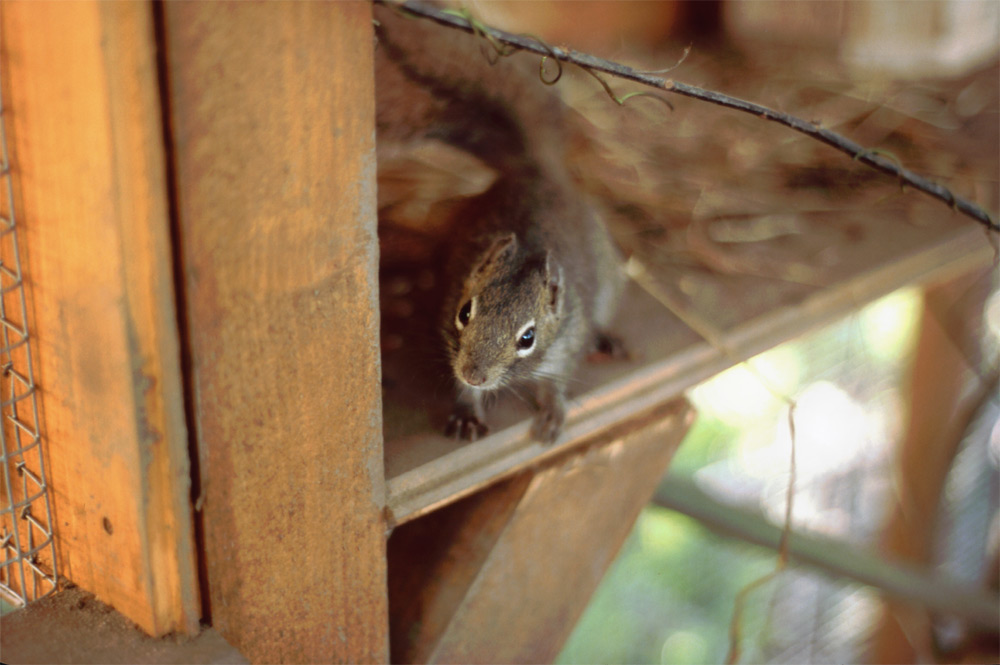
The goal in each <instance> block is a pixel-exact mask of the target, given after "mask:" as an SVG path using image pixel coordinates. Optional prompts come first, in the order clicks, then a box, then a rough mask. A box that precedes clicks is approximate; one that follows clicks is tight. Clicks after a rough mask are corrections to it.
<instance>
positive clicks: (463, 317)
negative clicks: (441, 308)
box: [458, 300, 472, 329]
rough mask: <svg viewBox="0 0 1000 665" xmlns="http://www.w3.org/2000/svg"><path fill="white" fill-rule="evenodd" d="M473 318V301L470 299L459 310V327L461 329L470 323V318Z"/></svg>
mask: <svg viewBox="0 0 1000 665" xmlns="http://www.w3.org/2000/svg"><path fill="white" fill-rule="evenodd" d="M471 319H472V301H471V300H470V301H468V302H467V303H465V304H464V305H462V309H460V310H458V327H459V329H461V328H463V327H464V326H466V325H468V323H469V320H471Z"/></svg>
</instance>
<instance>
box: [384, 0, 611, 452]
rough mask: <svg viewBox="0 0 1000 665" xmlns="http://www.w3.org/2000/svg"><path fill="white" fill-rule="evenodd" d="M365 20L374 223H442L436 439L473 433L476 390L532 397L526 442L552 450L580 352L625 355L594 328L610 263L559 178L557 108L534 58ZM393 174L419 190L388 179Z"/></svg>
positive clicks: (481, 420) (477, 421)
mask: <svg viewBox="0 0 1000 665" xmlns="http://www.w3.org/2000/svg"><path fill="white" fill-rule="evenodd" d="M375 18H376V26H377V29H376V36H377V45H376V51H375V65H376V129H377V136H378V142H377V145H378V148H377V151H378V160H379V208H380V226H381V225H382V223H383V222H382V216H383V213H384V214H385V215H387V216H393V215H395V217H396V221H397V222H398V221H399V220H401V219H402V220H406V221H404V222H402V223H403V224H409V225H411V226H419V225H424V226H425V227H431V226H433V225H434V224H443V222H441V220H440V219H437V220H436V221H435V219H433V218H435V217H438V218H441V217H448V218H449V219H451V220H453V223H451V225H450V226H449V227H448V228H447V229H445V228H444V227H440V228H439V229H438V231H439V233H443V234H444V235H445V236H446V238H447V241H448V243H449V249H448V260H447V265H446V270H445V275H446V277H445V279H446V281H445V291H444V294H443V298H442V313H441V321H440V326H441V340H442V342H443V345H444V350H445V352H446V355H447V359H448V363H449V365H450V367H451V370H452V372H453V373H454V378H455V381H456V385H457V388H458V391H457V392H458V397H457V400H456V402H455V406H454V409H453V411H452V414H451V416H450V418H449V420H448V424H447V426H446V428H445V434H446V435H448V436H452V437H458V438H461V439H467V440H471V441H475V440H477V439H479V438H481V437H483V436H485V435H486V434H487V433H488V431H489V428H488V426H487V424H486V408H485V400H486V398H487V396H488V395H490V394H491V393H494V392H496V391H500V390H502V389H513V390H515V391H518V392H522V391H525V390H530V391H533V393H534V399H535V402H536V405H537V413H536V415H535V418H534V422H533V425H532V428H531V432H532V435H533V436H534V437H535V438H536V439H537V440H539V441H541V442H544V443H552V442H554V441H555V440H556V439H557V438H558V437H559V435H560V433H561V431H562V428H563V423H564V420H565V414H566V393H567V384H568V383H569V381H570V379H571V378H572V375H573V373H574V372H575V370H576V368H577V366H578V365H579V363H580V361H581V359H582V358H583V357H584V356H585V355H586V354H587V353H588V352H589V351H592V350H598V351H601V352H603V353H606V354H611V355H619V354H623V353H624V352H623V350H622V346H621V344H620V342H619V341H618V340H617V338H615V337H613V336H611V335H609V334H608V333H607V327H608V326H609V324H610V323H611V319H612V317H613V316H614V314H615V309H616V306H617V304H618V301H619V298H620V296H621V293H622V290H623V288H624V281H625V278H624V271H623V270H622V265H621V257H620V255H619V253H618V249H617V247H616V246H615V244H614V242H613V241H612V239H611V237H610V234H609V233H608V231H607V230H606V229H605V227H604V225H603V224H602V222H601V220H599V219H598V218H597V216H596V215H595V213H594V211H593V209H592V207H591V206H589V205H588V202H587V200H586V198H585V197H584V195H583V194H582V192H580V191H579V189H578V188H577V187H576V186H575V185H574V183H573V182H572V180H571V178H570V174H569V172H568V169H567V165H566V162H565V158H564V154H565V142H566V136H565V133H566V129H565V118H564V113H565V108H564V106H563V102H562V101H561V99H560V98H559V97H558V96H557V95H556V94H555V93H554V91H553V90H552V89H551V88H549V87H548V86H545V85H543V84H542V83H541V82H540V81H539V80H538V70H537V61H534V62H531V61H530V59H529V58H527V57H518V56H516V55H515V56H513V57H502V58H499V59H498V60H497V61H496V62H494V63H492V64H491V63H490V62H487V58H486V57H485V54H484V52H483V49H484V47H486V48H488V44H485V43H484V40H482V38H479V37H475V36H472V35H465V34H456V33H451V32H449V33H445V32H443V31H441V30H440V28H434V27H433V26H429V25H425V24H421V23H420V22H419V21H415V20H412V19H407V18H404V17H401V16H399V15H398V14H397V13H396V12H395V11H393V10H392V9H387V8H383V7H376V8H375ZM402 170H405V172H406V173H407V174H409V175H410V177H412V178H414V179H416V180H417V181H418V184H417V185H416V186H414V185H413V184H412V183H410V184H408V185H405V186H403V185H400V184H399V183H400V180H401V179H400V178H399V177H393V175H392V174H393V173H396V175H397V176H398V175H399V172H400V171H402ZM415 187H416V189H418V190H419V189H421V188H422V189H423V190H424V191H425V192H431V193H429V194H424V195H421V194H420V192H419V191H416V192H415V191H414V188H415ZM397 190H398V191H397ZM422 196H423V199H422V198H421V197H422ZM440 201H446V202H447V204H448V205H446V206H445V207H444V208H442V207H441V206H439V205H437V203H438V202H440ZM449 206H450V207H449ZM442 211H447V214H445V213H444V212H442ZM380 233H381V231H380Z"/></svg>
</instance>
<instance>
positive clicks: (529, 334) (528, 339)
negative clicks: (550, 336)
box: [517, 328, 535, 349]
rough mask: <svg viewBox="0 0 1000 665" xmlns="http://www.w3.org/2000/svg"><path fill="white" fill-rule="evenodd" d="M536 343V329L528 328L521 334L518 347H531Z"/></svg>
mask: <svg viewBox="0 0 1000 665" xmlns="http://www.w3.org/2000/svg"><path fill="white" fill-rule="evenodd" d="M534 343H535V329H534V328H528V329H527V330H525V331H524V332H523V333H522V334H521V337H520V338H518V340H517V348H519V349H530V348H531V347H532V345H533V344H534Z"/></svg>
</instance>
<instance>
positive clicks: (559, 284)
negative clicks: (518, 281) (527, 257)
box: [545, 252, 563, 315]
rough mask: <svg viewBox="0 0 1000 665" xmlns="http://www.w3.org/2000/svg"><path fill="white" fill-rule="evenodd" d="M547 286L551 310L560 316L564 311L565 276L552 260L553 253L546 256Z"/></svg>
mask: <svg viewBox="0 0 1000 665" xmlns="http://www.w3.org/2000/svg"><path fill="white" fill-rule="evenodd" d="M545 284H546V285H547V287H548V294H549V300H548V305H549V308H550V309H551V310H552V312H553V314H556V315H558V314H559V313H560V312H561V311H562V302H563V297H562V295H563V274H562V268H561V267H560V266H559V264H558V263H556V260H555V259H553V258H552V252H547V253H546V254H545Z"/></svg>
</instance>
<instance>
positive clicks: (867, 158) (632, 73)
mask: <svg viewBox="0 0 1000 665" xmlns="http://www.w3.org/2000/svg"><path fill="white" fill-rule="evenodd" d="M373 1H374V2H375V3H376V4H381V5H386V6H389V7H393V8H395V9H397V10H399V11H402V12H404V13H406V14H408V15H410V16H414V17H418V18H423V19H428V20H431V21H434V22H436V23H438V24H440V25H443V26H445V27H448V28H453V29H456V30H462V31H464V32H469V33H473V34H476V35H478V36H480V37H483V38H484V39H486V40H487V41H488V42H489V43H490V44H492V45H494V48H495V49H496V50H497V53H498V54H499V55H509V54H510V53H512V52H514V51H528V52H530V53H535V54H537V55H540V56H542V57H543V58H552V59H554V60H556V61H558V62H565V63H570V64H572V65H576V66H577V67H580V68H582V69H583V70H585V71H586V72H588V73H589V74H591V75H594V76H595V77H597V78H598V80H599V81H601V83H602V84H603V85H604V87H605V89H606V90H608V92H609V94H610V95H611V96H612V99H614V100H615V101H616V102H618V103H619V104H621V103H623V102H624V101H625V100H626V99H627V98H628V97H629V95H626V96H625V97H617V96H616V95H614V93H613V92H611V90H610V87H609V86H608V85H607V83H606V82H605V81H603V79H601V78H600V76H599V75H598V72H602V73H605V74H610V75H612V76H615V77H618V78H622V79H626V80H629V81H634V82H636V83H641V84H642V85H646V86H650V87H652V88H657V89H658V90H662V91H664V92H672V93H675V94H678V95H684V96H685V97H691V98H694V99H699V100H701V101H704V102H709V103H711V104H716V105H718V106H724V107H726V108H731V109H735V110H737V111H742V112H744V113H749V114H751V115H756V116H758V117H760V118H763V119H765V120H770V121H772V122H776V123H778V124H780V125H784V126H785V127H788V128H790V129H793V130H795V131H797V132H800V133H802V134H805V135H806V136H809V137H811V138H813V139H815V140H817V141H820V142H821V143H825V144H827V145H829V146H830V147H832V148H834V149H836V150H839V151H840V152H843V153H844V154H846V155H849V156H850V157H851V158H852V159H854V160H855V161H858V162H860V163H862V164H865V165H867V166H869V167H871V168H873V169H875V170H878V171H881V172H883V173H886V174H889V175H891V176H893V177H895V178H898V179H899V181H900V183H901V184H903V185H907V186H910V187H912V188H914V189H917V190H919V191H921V192H924V193H925V194H928V195H930V196H933V197H934V198H936V199H940V200H941V201H944V202H945V203H947V204H948V205H949V206H950V207H951V208H952V209H953V210H956V211H958V212H960V213H962V214H963V215H966V216H968V217H971V218H972V219H974V220H976V221H977V222H979V223H980V224H982V225H983V226H984V227H985V228H987V229H988V230H989V231H992V232H994V233H1000V224H998V223H997V222H996V221H995V220H994V219H993V218H992V217H991V216H990V215H989V214H988V213H987V212H986V211H985V210H984V209H983V208H982V207H980V206H979V205H977V204H976V203H973V202H972V201H969V200H967V199H965V198H962V197H960V196H957V195H956V194H955V193H953V192H952V191H951V190H950V189H948V188H947V187H945V186H944V185H941V184H939V183H936V182H932V181H930V180H927V179H926V178H924V177H922V176H920V175H918V174H916V173H914V172H913V171H910V170H909V169H906V168H903V166H902V165H900V164H899V163H898V160H895V161H894V160H893V159H892V158H890V157H887V156H884V153H883V152H882V151H879V150H877V149H870V148H865V147H864V146H862V145H859V144H858V143H856V142H854V141H852V140H851V139H848V138H847V137H844V136H841V135H840V134H838V133H836V132H832V131H830V130H829V129H824V128H822V127H819V126H818V125H816V124H815V123H812V122H807V121H805V120H802V119H801V118H797V117H795V116H793V115H790V114H788V113H782V112H781V111H775V110H774V109H771V108H768V107H766V106H761V105H760V104H755V103H753V102H748V101H746V100H743V99H738V98H736V97H731V96H729V95H726V94H723V93H721V92H716V91H714V90H706V89H704V88H699V87H697V86H693V85H688V84H686V83H681V82H680V81H675V80H673V79H668V78H663V77H660V76H656V75H655V74H656V72H643V71H638V70H636V69H633V68H632V67H629V66H627V65H622V64H619V63H617V62H613V61H611V60H605V59H604V58H599V57H597V56H594V55H590V54H588V53H581V52H580V51H574V50H573V49H567V48H562V47H558V46H550V45H549V44H546V43H545V42H543V41H542V40H540V39H537V38H535V37H532V36H530V35H517V34H513V33H509V32H506V31H504V30H499V29H497V28H493V27H490V26H488V25H485V24H483V23H482V22H480V21H477V20H475V19H473V18H472V17H471V16H469V15H468V13H464V12H456V11H453V10H445V9H438V8H436V7H431V6H428V5H425V4H422V3H420V2H417V1H416V0H405V1H403V2H399V1H396V0H373ZM501 45H502V47H503V48H502V50H501ZM662 101H665V100H662Z"/></svg>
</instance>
